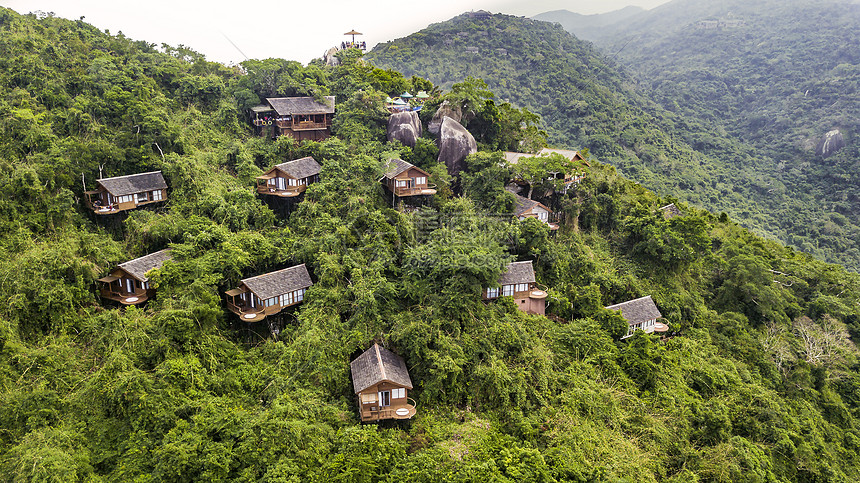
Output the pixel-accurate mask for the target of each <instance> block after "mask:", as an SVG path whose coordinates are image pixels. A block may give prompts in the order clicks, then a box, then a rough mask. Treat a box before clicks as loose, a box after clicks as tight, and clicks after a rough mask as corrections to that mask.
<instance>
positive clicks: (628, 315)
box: [606, 295, 669, 339]
mask: <svg viewBox="0 0 860 483" xmlns="http://www.w3.org/2000/svg"><path fill="white" fill-rule="evenodd" d="M606 308H607V309H609V310H620V311H621V315H622V316H623V317H624V319H625V320H627V326H628V329H627V335H625V336H624V337H622V339H626V338H628V337H630V336H632V335H633V333H634V332H636V329H639V330H642V331H643V332H645V333H646V334H650V333H652V332H666V331H667V330H669V328H668V327H667V326H666V324H663V323H660V322H657V319H661V318H663V315H662V314H661V313H660V310H659V309H657V305H655V304H654V300H652V299H651V296H650V295H647V296H645V297H640V298H638V299H634V300H628V301H627V302H622V303H620V304H615V305H610V306H609V307H606Z"/></svg>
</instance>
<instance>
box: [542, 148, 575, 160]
mask: <svg viewBox="0 0 860 483" xmlns="http://www.w3.org/2000/svg"><path fill="white" fill-rule="evenodd" d="M552 153H557V154H560V155H562V156H564V157H565V158H567V159H570V160H571V161H573V160H575V159H576V158H579V159H583V158H582V155H581V154H579V151H571V150H569V149H552V148H543V149H541V150H540V152H539V153H538V154H541V155H544V156H547V155H549V154H552Z"/></svg>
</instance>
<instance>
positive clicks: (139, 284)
mask: <svg viewBox="0 0 860 483" xmlns="http://www.w3.org/2000/svg"><path fill="white" fill-rule="evenodd" d="M266 102H267V104H266V105H265V106H259V107H258V108H254V109H252V112H253V113H254V115H255V117H254V119H253V120H252V121H253V124H254V125H255V126H256V127H259V128H260V130H259V131H258V133H259V132H262V133H263V135H265V133H266V132H267V131H266V130H267V129H268V126H272V128H271V129H272V131H271V132H272V135H273V136H275V135H291V136H294V137H296V138H297V139H315V140H318V139H323V138H325V137H327V136H328V135H329V134H330V131H329V129H330V127H331V116H330V115H331V114H332V113H333V112H334V98H325V99H323V101H317V100H314V99H312V98H272V99H266ZM545 151H546V152H542V153H541V154H548V153H549V152H557V153H560V154H563V155H565V156H568V157H569V158H570V159H572V160H575V159H579V160H582V157H581V156H580V155H579V153H577V152H575V151H561V150H545ZM505 156H506V158H507V160H508V162H510V163H516V161H517V159H519V158H520V157H522V156H533V155H528V154H523V153H505ZM582 161H584V160H582ZM384 169H385V172H384V175H383V176H382V178H380V182H381V183H382V184H383V185H384V186H385V188H386V189H387V190H388V191H389V192H390V193H391V195H392V197H393V198H403V197H414V196H431V195H434V194H435V193H436V187H435V186H434V185H433V184H431V183H429V182H428V180H429V178H430V175H429V174H428V173H427V172H426V171H424V170H422V169H420V168H418V167H416V166H414V165H412V164H410V163H408V162H406V161H404V160H402V159H391V160H389V161H388V163H387V164H386V166H385V167H384ZM320 171H321V166H320V164H319V163H318V162H317V161H316V160H315V159H314V158H312V157H305V158H301V159H296V160H293V161H289V162H285V163H281V164H278V165H275V166H273V167H272V168H271V169H269V170H268V171H266V172H265V173H263V174H262V175H261V176H258V177H257V179H256V181H257V188H256V190H257V193H259V194H260V195H264V196H274V197H280V198H294V197H298V196H299V195H301V194H302V193H303V192H304V191H305V190H306V189H307V187H308V186H309V185H311V184H313V183H314V182H316V181H318V180H319V175H320ZM548 175H549V176H552V177H554V178H555V179H558V180H561V181H562V182H563V183H562V186H563V190H564V192H566V191H567V190H569V189H570V188H571V187H573V186H575V185H576V184H577V183H579V181H581V180H582V178H583V177H584V173H583V174H578V173H549V174H548ZM96 183H97V187H96V189H94V190H92V191H86V192H85V193H86V195H87V204H88V206H89V207H90V209H92V211H93V212H94V213H96V214H99V215H106V214H113V213H119V212H122V211H126V210H130V209H134V208H137V207H140V206H144V205H148V204H151V203H156V202H161V201H165V200H166V199H167V183H166V182H165V180H164V177H163V176H162V173H161V172H160V171H153V172H148V173H140V174H133V175H128V176H118V177H112V178H102V179H99V180H97V182H96ZM515 196H516V210H515V212H514V216H515V217H516V218H518V219H519V220H524V219H526V218H536V219H538V220H540V221H542V222H545V223H547V224H548V225H549V226H550V228H551V229H553V230H555V229H557V228H558V226H557V225H554V224H552V223H550V219H549V215H550V213H551V212H550V210H549V208H547V207H546V206H545V205H543V204H541V203H539V202H537V201H534V200H531V199H528V198H526V197H523V196H520V195H518V194H515ZM661 210H664V212H666V213H667V216H671V215H670V213H671V214H674V213H675V212H677V208H675V207H674V205H670V206H667V207H663V208H661ZM170 260H172V254H171V251H170V250H169V249H166V250H160V251H157V252H154V253H150V254H148V255H145V256H142V257H140V258H136V259H134V260H129V261H127V262H124V263H121V264H119V265H117V266H116V267H115V268H113V269H112V270H111V271H110V272H109V273H108V274H107V275H106V276H104V277H102V278H100V279H98V283H99V293H100V295H101V297H102V298H103V299H106V300H111V301H114V302H116V303H118V304H120V305H121V306H130V305H139V304H142V303H144V302H146V301H147V300H149V299H151V298H152V297H153V296H154V295H155V289H154V288H153V287H152V286H151V285H150V280H149V276H150V273H151V272H152V271H153V270H157V269H160V268H161V267H162V266H163V265H164V264H165V263H166V262H168V261H170ZM312 285H313V282H312V280H311V275H310V273H309V272H308V269H307V267H306V266H305V265H304V264H300V265H295V266H292V267H287V268H284V269H281V270H277V271H273V272H269V273H264V274H260V275H256V276H253V277H249V278H245V279H242V280H240V282H239V285H238V287H236V288H233V289H230V290H227V291H226V292H225V293H224V295H225V305H226V307H227V309H228V310H229V311H230V312H232V313H234V314H236V316H237V317H238V318H239V319H240V320H241V321H244V322H247V323H253V322H260V321H262V320H264V319H266V317H271V316H274V315H276V314H279V313H280V312H282V311H283V310H285V309H287V308H289V307H293V306H295V305H298V304H300V303H302V301H304V299H305V294H306V291H307V290H308V289H309V288H310V287H311V286H312ZM500 297H511V298H512V299H513V300H514V303H515V304H516V306H517V309H518V310H520V311H522V312H525V313H527V314H535V315H545V312H546V299H547V297H548V293H547V291H546V287H543V286H540V285H539V284H538V283H537V281H536V278H535V272H534V267H533V265H532V262H531V261H520V262H513V263H511V264H509V265H508V267H507V269H506V270H505V272H504V273H503V274H502V275H501V276H500V277H499V280H498V284H497V286H494V287H485V288H484V289H483V291H482V299H483V300H485V301H487V302H490V301H493V300H495V299H498V298H500ZM606 308H607V309H609V310H617V311H620V312H621V315H622V316H623V317H624V318H625V319H626V320H627V323H628V327H629V331H628V333H627V334H626V335H625V336H624V337H623V338H626V337H629V336H631V335H633V333H634V332H635V331H636V330H642V331H644V332H646V333H651V332H665V331H666V330H667V327H666V325H665V324H662V323H660V322H658V319H660V318H661V317H662V316H661V314H660V311H659V310H658V309H657V306H656V305H655V304H654V301H653V300H652V299H651V297H650V296H647V297H642V298H638V299H635V300H630V301H627V302H623V303H620V304H616V305H611V306H609V307H606ZM350 367H351V371H352V381H353V386H354V387H353V388H354V391H355V394H356V397H357V400H358V401H357V402H358V407H359V413H360V415H361V420H362V421H379V420H383V419H408V418H411V417H412V416H414V415H415V411H416V410H415V404H414V401H412V400H411V399H410V398H409V397H408V391H409V390H412V387H413V386H412V381H411V379H410V377H409V372H408V370H407V368H406V364H405V362H404V360H403V358H401V357H400V356H398V355H396V354H394V353H393V352H391V351H389V350H388V349H385V348H384V347H381V346H379V345H378V344H374V345H373V346H372V347H370V348H369V349H367V351H365V352H364V353H362V354H361V355H360V356H358V357H357V358H355V359H354V360H353V361H352V362H351V364H350Z"/></svg>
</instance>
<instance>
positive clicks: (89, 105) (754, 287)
mask: <svg viewBox="0 0 860 483" xmlns="http://www.w3.org/2000/svg"><path fill="white" fill-rule="evenodd" d="M0 20H2V21H0V31H2V34H3V35H0V43H2V45H3V49H4V50H3V52H4V56H3V58H2V59H0V62H5V63H7V64H8V65H7V66H6V67H9V68H7V69H3V70H2V72H3V74H0V79H2V83H0V89H2V90H3V93H4V95H3V96H0V98H2V101H0V109H4V111H3V112H4V113H5V114H7V115H6V117H5V119H7V121H6V122H5V123H0V124H2V126H0V137H2V139H3V143H0V146H2V148H0V167H2V168H3V169H0V193H2V196H0V224H2V228H3V231H2V235H0V247H2V250H0V302H2V303H0V428H2V431H0V473H2V474H3V476H4V477H5V479H7V480H11V481H30V480H35V481H78V480H83V481H102V480H104V481H153V480H169V481H320V480H336V481H383V480H384V481H596V480H608V481H664V480H665V481H695V480H697V479H698V480H709V481H710V480H714V481H742V480H744V479H749V480H755V481H767V480H772V481H776V480H780V481H792V480H804V481H830V480H836V481H838V480H844V481H854V480H857V479H860V475H858V469H857V468H860V460H858V456H857V455H858V450H860V431H858V426H857V425H858V423H857V418H858V416H860V399H858V396H857V394H858V387H860V379H858V376H857V351H856V347H855V346H854V344H853V342H852V340H851V337H856V335H857V334H858V333H860V308H858V307H860V306H858V304H857V300H858V298H860V278H858V277H857V275H856V274H851V273H848V272H846V271H845V270H844V269H841V268H839V267H835V266H832V265H827V264H824V263H822V262H820V261H816V260H814V259H812V258H811V257H809V256H807V255H803V254H799V253H797V252H795V251H793V250H791V249H787V248H785V247H783V246H780V245H778V244H777V243H775V242H771V241H766V240H763V239H761V238H758V237H756V236H755V235H753V234H751V233H750V232H748V231H747V230H745V229H743V228H740V227H739V226H737V225H736V224H735V223H733V222H732V221H731V220H730V219H729V217H728V216H720V217H716V216H713V215H710V214H708V213H706V212H703V211H699V210H697V209H695V208H693V207H690V206H688V205H686V204H684V203H681V202H679V201H677V200H675V199H672V200H671V201H672V202H675V203H676V204H678V205H679V207H680V208H681V210H682V212H683V215H682V216H680V217H676V218H672V219H670V220H666V219H665V218H663V216H662V212H660V211H659V210H658V209H659V207H661V206H663V205H665V204H667V203H668V202H669V200H667V199H665V198H660V197H658V196H656V195H654V194H653V193H650V192H648V191H646V190H645V189H644V188H643V187H642V186H640V185H637V184H635V183H631V182H629V181H627V180H625V179H623V178H621V177H620V175H619V174H618V172H617V171H616V170H615V169H613V168H611V167H609V166H606V165H604V164H602V163H600V162H599V161H598V160H597V159H593V160H591V162H590V163H591V165H592V166H591V168H589V170H588V176H587V178H586V179H585V180H584V181H583V182H582V183H580V184H579V185H578V186H577V187H576V188H575V189H574V190H572V191H571V192H570V193H568V194H567V195H565V196H558V197H556V198H555V199H553V200H552V201H553V203H551V204H553V205H554V206H558V207H559V209H560V210H562V211H563V215H564V216H563V217H562V221H561V222H560V224H561V228H560V229H559V230H557V231H556V232H555V233H554V234H551V233H550V232H549V230H548V228H547V227H546V226H545V224H543V223H541V222H539V221H538V220H534V219H530V220H525V221H523V222H519V221H513V220H512V219H511V217H510V215H509V213H510V208H511V200H510V196H509V195H508V194H507V193H506V192H505V191H504V185H505V183H506V182H507V181H509V180H510V178H511V177H512V176H513V174H512V173H511V171H510V169H509V168H508V167H506V166H505V165H504V163H503V162H502V159H503V158H502V157H501V156H500V155H499V154H498V153H497V152H495V150H497V149H509V148H511V147H512V146H525V145H519V144H516V143H519V142H520V140H522V139H524V138H519V137H518V136H519V134H516V135H515V134H512V133H513V132H515V131H517V130H518V129H521V130H524V131H528V130H529V129H531V127H534V126H537V125H539V123H538V121H537V120H536V119H535V118H532V117H531V116H530V115H529V114H528V113H527V112H526V111H521V110H513V109H512V108H511V109H508V108H507V107H505V104H499V103H496V101H495V100H494V99H495V97H494V96H492V95H490V94H491V93H490V92H489V91H488V89H487V88H486V87H482V86H481V85H480V83H478V82H477V81H475V80H471V79H470V80H467V82H466V84H467V85H464V86H463V88H462V89H461V90H459V91H457V92H456V96H460V97H461V98H462V99H463V104H462V106H465V107H463V108H465V109H467V110H469V109H472V107H474V109H475V110H474V113H475V117H474V118H473V119H471V120H470V121H469V122H470V128H471V129H475V131H476V132H480V133H481V134H480V136H482V137H483V141H482V143H483V144H482V145H483V146H484V147H487V148H492V149H493V150H494V151H493V152H489V151H487V150H482V151H481V152H479V153H478V154H476V155H473V156H471V157H470V158H469V159H468V160H467V163H466V164H467V169H466V170H465V171H464V172H463V174H462V176H461V179H460V183H461V185H462V188H463V195H462V196H461V197H456V196H454V193H453V192H452V190H451V183H452V182H453V180H452V179H451V178H450V177H449V176H448V175H447V172H446V170H445V167H444V165H442V164H439V163H437V162H436V161H435V158H436V155H437V154H438V153H437V151H436V148H435V146H434V145H433V143H432V141H430V140H429V139H421V140H419V142H418V144H417V145H416V147H415V148H414V149H409V148H402V147H399V146H395V145H388V144H385V143H384V137H383V136H382V131H381V127H382V126H383V125H384V119H385V116H384V113H382V112H381V111H380V102H379V101H380V98H381V97H382V96H383V95H391V94H393V93H397V92H396V90H400V89H412V90H416V89H422V90H427V91H433V90H434V88H433V85H432V84H430V83H429V82H428V81H425V80H422V79H419V78H416V77H404V76H402V75H400V74H398V73H396V72H394V71H389V70H381V69H376V68H374V67H372V66H370V65H369V64H367V63H365V62H364V61H363V60H362V59H361V57H360V53H359V52H357V51H356V52H350V51H347V52H346V53H345V54H344V55H343V56H342V57H341V60H342V64H341V65H340V66H337V67H327V66H323V65H321V64H320V63H313V64H311V65H309V66H301V65H299V64H297V63H292V62H288V61H282V60H277V59H269V60H265V61H249V62H247V63H246V64H245V65H244V66H243V68H244V72H242V71H241V70H231V69H227V68H226V67H223V66H220V65H218V64H213V63H209V62H207V61H206V60H205V59H204V58H203V57H202V56H201V55H199V54H197V53H196V52H194V51H192V50H190V49H187V48H185V47H178V48H173V47H169V46H164V47H163V48H162V49H160V51H157V50H156V49H155V48H154V46H152V45H149V44H146V43H142V42H134V41H131V40H129V39H126V38H125V37H122V36H110V35H107V34H105V33H102V32H99V31H98V30H97V29H95V28H93V27H91V26H89V25H87V24H85V23H83V22H82V21H67V20H62V19H59V18H55V17H53V16H50V15H47V16H44V18H37V16H36V15H31V16H20V15H17V14H15V13H14V12H12V11H10V10H0ZM489 31H490V32H491V35H495V34H494V33H492V32H493V30H491V29H489ZM508 33H509V34H511V35H512V36H514V35H515V34H516V31H515V29H512V30H511V31H509V32H508ZM529 38H530V39H531V41H535V42H536V39H534V38H531V37H529ZM548 38H549V39H552V37H548ZM565 45H567V44H565ZM531 55H533V57H534V58H533V59H532V61H534V62H535V64H530V65H538V63H537V62H538V60H539V59H537V57H536V56H534V54H531ZM595 65H596V69H598V70H599V69H600V64H595ZM12 66H14V68H12ZM604 74H606V73H605V72H604ZM601 75H602V74H601ZM607 75H608V74H607ZM511 79H514V77H511ZM460 80H461V79H457V82H459V81H460ZM583 85H585V86H586V87H587V86H588V85H587V84H580V87H582V86H583ZM571 90H575V89H571ZM290 94H308V95H323V94H326V95H334V96H336V97H337V98H338V99H339V102H340V104H341V106H342V108H340V109H339V110H338V113H337V136H334V137H332V138H329V139H327V140H325V141H323V142H302V143H298V142H296V141H294V140H292V139H289V138H280V139H278V140H275V141H272V140H269V139H261V138H254V137H252V136H251V131H250V128H248V127H245V125H244V123H243V122H242V120H241V119H240V117H241V116H242V115H243V114H242V112H243V109H244V108H246V107H247V106H249V105H253V104H255V103H256V102H258V101H259V99H260V98H261V97H264V96H267V95H290ZM436 94H441V93H438V92H437V93H436ZM473 94H475V95H476V97H474V99H471V98H470V97H471V96H472V95H473ZM473 100H474V101H475V102H472V101H473ZM488 100H490V101H492V102H491V103H488V102H487V101H488ZM3 103H5V104H3ZM470 106H471V107H470ZM581 107H582V106H581ZM598 107H600V106H598ZM598 107H596V108H595V112H599V111H597V109H598ZM604 107H605V106H604ZM583 108H584V107H583ZM482 116H483V117H482ZM506 116H507V119H517V116H521V117H520V120H519V121H507V120H505V119H506ZM527 118H529V119H532V120H531V121H529V120H528V119H527ZM640 120H641V119H640ZM530 122H533V124H531V127H529V123H530ZM643 122H644V121H643ZM649 122H650V121H649ZM482 123H483V124H482ZM516 123H519V124H516ZM515 124H516V126H515ZM28 126H29V129H28ZM497 127H502V128H503V129H499V130H496V128H497ZM639 127H640V128H642V129H645V130H648V131H650V130H651V127H652V126H651V124H649V123H644V124H641V125H640V126H639ZM629 134H630V133H629V132H628V133H625V134H624V137H625V139H626V138H627V137H629ZM529 136H530V135H529ZM530 139H532V140H534V139H537V138H530ZM509 142H513V143H514V144H506V143H509ZM605 143H606V149H608V150H612V149H621V150H623V149H625V148H619V147H618V145H617V144H616V141H614V138H613V137H606V140H605ZM156 145H157V146H156ZM535 147H539V146H535ZM518 149H519V148H518ZM528 149H531V148H528ZM645 151H648V150H647V149H645V148H643V151H642V152H645ZM391 154H396V155H400V156H402V157H404V159H408V160H412V162H414V163H416V164H418V165H419V166H422V167H424V168H426V169H427V170H428V171H429V172H430V173H431V177H432V180H433V182H434V183H437V185H438V188H439V192H438V193H437V195H436V196H434V198H433V200H432V201H431V202H429V203H427V204H426V205H424V206H422V207H420V208H419V207H412V206H408V205H406V206H405V207H404V208H402V209H401V207H400V206H395V207H391V203H390V198H389V197H388V194H387V193H386V192H385V191H384V190H383V188H382V187H381V185H380V183H379V178H380V176H381V175H382V172H383V170H384V160H385V158H386V157H387V156H388V155H391ZM308 155H310V156H314V158H315V159H317V161H319V162H320V163H321V165H322V172H321V175H320V181H319V182H317V183H314V184H313V185H311V186H310V187H308V189H307V191H306V192H305V194H304V195H303V198H301V199H300V201H298V202H296V203H291V204H290V206H289V209H278V208H276V209H274V210H273V209H270V208H269V207H268V206H267V205H266V204H264V203H263V202H262V201H260V199H259V198H258V197H256V196H255V195H254V185H255V182H254V178H255V177H256V176H258V175H259V174H260V172H261V171H262V169H264V168H267V167H269V166H271V165H273V164H276V163H279V162H282V161H285V160H289V159H295V158H298V157H302V156H308ZM649 156H653V159H655V160H659V158H660V157H661V156H662V154H661V152H660V151H659V150H656V151H653V152H650V153H649ZM541 161H542V162H543V161H545V160H541ZM527 164H528V162H527ZM100 168H101V169H102V171H103V174H104V175H114V174H124V173H127V172H136V171H142V170H148V169H161V170H163V172H164V173H165V175H166V177H167V180H168V184H169V187H170V191H169V193H168V194H169V196H168V200H167V202H166V203H164V204H163V205H160V206H157V207H156V208H154V209H140V210H136V211H134V212H132V213H130V214H128V215H123V216H121V217H119V216H118V217H117V218H118V219H116V220H108V219H103V218H102V219H98V220H95V219H94V218H92V217H91V216H92V215H90V214H88V213H87V212H86V210H85V209H84V208H83V207H82V205H80V203H79V202H78V200H80V199H81V196H82V191H83V190H84V187H83V186H82V185H81V183H80V178H81V175H82V174H83V175H84V177H85V179H86V180H87V181H88V182H89V183H92V180H93V179H94V178H93V177H94V176H98V172H99V169H100ZM541 169H548V168H547V166H545V165H544V166H542V167H541ZM90 187H91V184H90ZM76 198H77V200H76ZM831 221H832V222H833V223H834V225H837V226H839V223H843V222H844V221H845V220H841V219H840V218H837V217H833V218H831ZM168 247H169V248H171V249H172V251H173V260H172V261H170V262H167V263H165V264H164V266H163V267H162V268H160V269H159V270H156V271H153V272H152V273H151V274H150V278H151V283H152V284H153V285H154V286H155V287H157V295H156V297H155V298H154V299H152V300H149V301H148V302H147V305H146V306H144V307H140V308H137V307H127V308H125V309H120V308H117V307H112V306H109V305H104V304H102V303H100V301H99V300H98V299H97V292H96V290H95V285H94V280H95V279H96V278H98V277H100V276H102V275H104V274H105V273H106V272H107V271H108V270H109V269H110V268H111V267H113V266H115V265H116V264H117V263H121V262H123V261H126V260H128V259H130V258H133V257H136V256H139V255H143V254H145V253H151V252H153V251H155V250H159V249H163V248H168ZM515 259H516V260H531V261H532V262H533V265H534V268H535V272H536V279H537V282H538V283H539V284H540V285H541V287H545V288H546V290H547V292H548V294H549V295H548V301H549V303H548V315H549V316H550V317H549V318H548V317H542V316H536V315H527V314H525V313H522V312H520V311H519V310H517V308H516V303H515V302H514V301H513V300H512V299H511V297H502V298H501V299H499V300H497V301H493V302H482V301H481V291H482V290H483V289H484V288H487V287H492V286H496V285H497V284H498V279H499V275H500V274H501V272H502V271H503V270H504V268H505V266H506V265H507V263H509V262H510V261H512V260H515ZM297 263H305V264H307V266H308V267H309V270H310V272H311V273H312V277H313V280H314V285H313V287H312V288H311V289H310V290H308V292H307V294H306V296H305V300H304V301H303V303H302V304H301V305H300V306H297V307H295V308H291V309H289V310H288V311H285V312H284V313H283V315H282V316H281V320H280V322H281V325H282V328H281V332H280V335H279V338H278V340H277V341H274V340H272V339H270V338H267V337H258V335H261V334H265V333H266V332H265V330H266V329H265V328H260V327H253V326H251V327H248V326H246V325H245V322H241V321H239V320H237V319H236V318H235V317H233V316H232V314H230V313H229V312H227V311H226V310H225V309H224V307H223V302H222V297H223V292H224V291H225V290H227V289H229V288H232V287H235V286H236V284H237V283H238V281H239V280H241V279H243V278H245V277H249V276H252V275H255V274H259V273H265V272H268V271H271V270H274V269H278V268H283V267H285V266H290V265H294V264H297ZM643 295H652V297H653V299H654V300H655V301H656V303H657V305H658V306H659V308H660V310H661V312H662V313H663V316H664V320H663V321H664V322H666V323H667V324H668V325H669V326H670V328H671V329H670V335H672V337H670V338H668V339H666V340H663V339H660V338H658V337H657V336H654V335H646V334H643V333H641V332H638V333H636V334H635V335H633V336H632V337H631V338H628V339H625V340H624V341H621V340H619V339H620V337H622V336H623V335H625V334H626V332H627V323H626V321H625V320H624V319H623V317H622V316H621V315H620V314H619V313H618V312H614V311H607V310H605V309H604V307H605V306H607V305H611V304H615V303H619V302H622V301H625V300H629V299H632V298H636V297H640V296H643ZM373 341H376V342H380V343H382V344H383V345H385V346H386V347H389V348H390V349H392V350H394V351H395V352H397V353H398V354H400V355H401V356H403V357H404V358H405V361H406V363H407V367H408V369H409V372H410V376H411V378H412V381H413V385H414V388H413V389H412V390H411V391H410V392H409V397H410V398H412V399H413V400H414V401H416V403H417V414H416V416H415V417H414V418H413V419H412V420H411V422H408V423H406V422H386V423H383V424H380V425H377V426H371V425H362V424H361V423H360V421H359V418H358V415H357V413H356V407H355V406H356V405H355V396H354V394H353V391H352V386H351V377H350V368H349V362H350V360H351V359H352V358H353V357H354V356H355V355H356V354H357V353H359V352H360V351H362V350H364V349H366V348H367V347H368V345H369V344H370V343H371V342H373Z"/></svg>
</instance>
